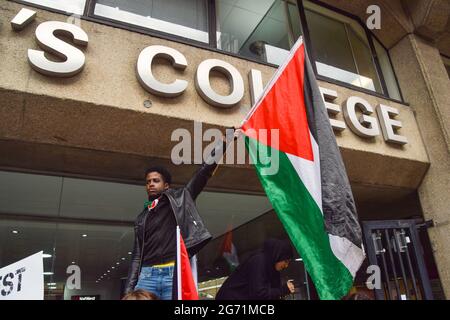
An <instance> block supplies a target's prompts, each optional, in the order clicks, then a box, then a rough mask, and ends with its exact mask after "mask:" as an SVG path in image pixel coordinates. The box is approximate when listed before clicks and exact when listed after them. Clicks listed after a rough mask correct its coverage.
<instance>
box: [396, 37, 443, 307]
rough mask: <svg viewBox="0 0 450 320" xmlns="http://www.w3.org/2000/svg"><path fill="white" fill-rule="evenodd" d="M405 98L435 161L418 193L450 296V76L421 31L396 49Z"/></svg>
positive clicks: (402, 42) (397, 66)
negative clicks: (429, 225) (413, 112)
mask: <svg viewBox="0 0 450 320" xmlns="http://www.w3.org/2000/svg"><path fill="white" fill-rule="evenodd" d="M390 51H391V57H392V60H393V64H394V69H395V70H396V73H397V76H398V79H399V83H400V87H401V89H402V91H403V95H404V98H405V100H406V101H407V102H409V103H410V105H411V108H413V110H414V111H415V115H416V119H417V122H418V125H419V129H420V132H421V134H422V138H423V141H424V143H425V147H426V149H427V152H428V156H429V159H430V163H431V165H430V168H429V170H428V172H427V174H426V176H425V178H424V180H423V182H422V183H421V185H420V187H419V190H418V192H419V197H420V202H421V206H422V210H423V214H424V218H425V219H426V220H429V219H433V221H434V223H435V227H433V228H430V229H429V235H430V239H431V242H432V243H431V244H432V248H433V252H434V257H435V260H436V264H437V268H438V270H439V274H440V278H441V281H442V285H443V288H444V292H445V295H446V297H447V298H450V246H449V243H450V196H449V191H450V152H449V150H450V137H449V132H450V108H449V102H450V80H449V78H448V75H447V72H446V69H445V66H444V64H443V61H442V59H441V56H440V54H439V51H438V49H436V48H435V47H434V46H433V44H431V43H428V42H427V41H425V40H423V39H421V38H420V37H418V36H416V35H413V34H411V35H408V36H406V37H405V38H403V39H402V40H401V41H400V42H399V43H398V44H397V45H395V46H394V47H393V48H392V49H391V50H390Z"/></svg>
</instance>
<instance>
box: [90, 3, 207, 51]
mask: <svg viewBox="0 0 450 320" xmlns="http://www.w3.org/2000/svg"><path fill="white" fill-rule="evenodd" d="M207 12H208V6H207V0H134V1H127V0H98V1H97V2H96V4H95V9H94V14H95V15H96V16H100V17H105V18H109V19H113V20H118V21H122V22H125V23H129V24H132V25H136V26H140V27H144V28H149V29H152V30H157V31H161V32H165V33H169V34H173V35H177V36H181V37H184V38H189V39H192V40H196V41H200V42H205V43H208V42H209V32H208V14H207Z"/></svg>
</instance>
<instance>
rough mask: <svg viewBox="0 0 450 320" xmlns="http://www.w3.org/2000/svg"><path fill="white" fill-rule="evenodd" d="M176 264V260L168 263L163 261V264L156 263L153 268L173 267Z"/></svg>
mask: <svg viewBox="0 0 450 320" xmlns="http://www.w3.org/2000/svg"><path fill="white" fill-rule="evenodd" d="M173 266H175V261H169V262H166V263H162V264H155V265H153V266H152V267H153V268H166V267H173Z"/></svg>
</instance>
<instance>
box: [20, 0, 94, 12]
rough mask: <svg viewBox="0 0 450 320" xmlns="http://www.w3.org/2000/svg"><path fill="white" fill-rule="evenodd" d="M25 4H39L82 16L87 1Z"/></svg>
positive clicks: (53, 0)
mask: <svg viewBox="0 0 450 320" xmlns="http://www.w3.org/2000/svg"><path fill="white" fill-rule="evenodd" d="M24 1H25V2H29V3H34V4H38V5H41V6H44V7H48V8H53V9H57V10H61V11H65V12H69V13H75V14H78V15H82V14H83V12H84V5H85V4H86V0H24Z"/></svg>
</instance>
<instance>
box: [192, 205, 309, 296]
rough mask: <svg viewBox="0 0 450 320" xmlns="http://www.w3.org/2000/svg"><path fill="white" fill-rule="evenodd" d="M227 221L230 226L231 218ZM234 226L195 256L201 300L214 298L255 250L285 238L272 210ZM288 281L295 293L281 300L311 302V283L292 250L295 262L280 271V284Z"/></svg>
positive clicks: (301, 263) (298, 258)
mask: <svg viewBox="0 0 450 320" xmlns="http://www.w3.org/2000/svg"><path fill="white" fill-rule="evenodd" d="M250 203H251V202H250ZM234 221H236V219H234ZM228 222H229V223H231V222H232V221H231V219H230V220H229V221H228ZM233 227H234V228H233V229H230V230H229V231H228V232H226V233H225V234H222V235H220V236H218V237H215V238H214V239H213V240H212V241H211V242H210V243H209V244H208V245H207V246H205V248H203V249H202V250H201V251H200V252H199V254H198V284H199V285H198V287H199V297H200V299H203V300H212V299H214V298H215V297H216V295H217V292H218V291H219V289H220V287H221V286H222V284H223V283H224V282H225V280H226V279H227V277H228V276H229V275H230V274H231V273H232V272H233V271H234V270H235V269H236V267H237V266H238V265H239V264H242V263H244V262H245V261H246V260H247V259H248V258H249V257H250V256H251V255H253V254H254V253H255V252H256V251H258V250H261V248H262V246H263V243H264V241H265V240H266V239H269V238H275V239H288V235H287V234H286V232H285V230H284V227H283V225H282V224H281V222H280V220H279V219H278V216H277V214H276V213H275V211H273V210H270V211H269V212H267V213H265V214H262V215H260V216H258V217H257V218H255V219H252V220H250V221H249V222H248V223H245V224H242V225H239V224H237V225H236V224H233ZM225 248H228V249H225ZM226 250H228V251H226ZM289 279H293V280H294V285H295V293H294V294H291V295H288V296H286V297H284V299H286V300H310V299H311V297H310V294H309V289H310V288H309V285H310V284H309V282H308V281H309V280H308V277H307V273H306V271H305V267H304V264H303V260H302V259H301V258H300V257H299V256H298V254H297V253H296V251H295V250H294V259H293V260H292V261H291V263H290V264H289V267H288V268H287V269H285V270H283V271H282V272H281V282H282V283H285V282H286V281H287V280H289Z"/></svg>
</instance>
